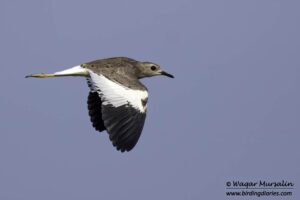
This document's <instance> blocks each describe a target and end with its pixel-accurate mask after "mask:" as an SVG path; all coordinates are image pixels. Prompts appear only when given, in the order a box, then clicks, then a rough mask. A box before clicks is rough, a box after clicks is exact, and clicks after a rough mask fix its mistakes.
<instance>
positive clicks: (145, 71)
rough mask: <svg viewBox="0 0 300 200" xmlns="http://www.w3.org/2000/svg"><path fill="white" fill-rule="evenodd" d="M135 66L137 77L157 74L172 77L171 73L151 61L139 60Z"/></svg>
mask: <svg viewBox="0 0 300 200" xmlns="http://www.w3.org/2000/svg"><path fill="white" fill-rule="evenodd" d="M137 68H138V72H137V74H138V77H139V78H144V77H151V76H157V75H164V76H167V77H170V78H174V76H173V75H171V74H169V73H167V72H165V71H163V70H161V69H160V66H159V65H158V64H155V63H152V62H140V63H139V64H138V66H137Z"/></svg>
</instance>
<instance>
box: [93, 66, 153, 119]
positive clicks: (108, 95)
mask: <svg viewBox="0 0 300 200" xmlns="http://www.w3.org/2000/svg"><path fill="white" fill-rule="evenodd" d="M87 71H88V72H89V74H90V79H91V83H92V89H93V90H97V92H98V94H99V95H100V97H101V100H102V103H103V105H107V104H111V105H113V106H114V107H119V106H123V105H128V104H130V105H131V106H132V107H134V108H135V109H138V110H139V111H140V112H143V113H144V112H146V109H147V106H146V105H145V107H144V106H143V105H142V99H146V98H148V92H147V91H146V90H133V89H130V88H128V87H125V86H123V85H121V84H118V83H116V82H114V81H111V80H109V79H108V78H106V77H105V76H103V75H98V74H96V73H94V72H92V71H91V70H87Z"/></svg>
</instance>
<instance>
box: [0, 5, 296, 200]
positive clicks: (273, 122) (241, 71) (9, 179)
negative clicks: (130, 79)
mask: <svg viewBox="0 0 300 200" xmlns="http://www.w3.org/2000/svg"><path fill="white" fill-rule="evenodd" d="M299 7H300V3H299V1H279V0H277V1H276V0H272V1H271V0H265V1H260V0H251V1H238V0H235V1H233V0H229V1H210V0H209V1H208V0H206V1H196V0H184V1H183V0H181V1H179V0H172V1H171V0H166V1H159V0H153V1H141V0H131V1H129V0H127V1H123V0H122V1H121V0H119V1H117V0H113V1H111V0H110V1H108V0H103V1H96V0H94V1H93V0H87V1H76V2H74V1H65V0H52V1H50V0H49V1H38V0H27V1H21V0H19V1H9V0H2V1H1V2H0V23H1V32H0V35H1V37H0V44H1V45H0V58H1V68H0V73H1V79H0V87H1V98H0V105H1V112H0V120H1V125H0V159H1V161H0V199H3V200H4V199H5V200H19V199H20V200H27V199H28V200H41V199H43V200H53V199H56V200H60V199H62V200H66V199H70V200H74V199H78V200H79V199H88V200H96V199H106V200H113V199H130V200H141V199H146V200H148V199H149V200H153V199H174V200H177V199H178V200H182V199H192V200H199V199H226V196H225V183H226V181H228V180H244V181H245V180H248V181H251V180H252V181H255V180H259V179H264V180H270V181H281V180H282V179H285V180H288V181H292V182H294V183H295V189H294V195H293V196H292V197H291V199H299V197H300V196H299V194H300V190H299V185H300V171H299V169H300V161H299V160H300V156H299V152H300V145H299V140H300V136H299V133H300V123H299V119H300V114H299V113H300V94H299V85H300V59H299V58H300V57H299V52H300V39H299V36H300V27H299V19H300V12H299ZM112 56H128V57H132V58H135V59H138V60H149V61H153V62H156V63H159V64H160V65H161V66H162V68H163V69H165V70H166V71H168V72H170V73H172V74H174V75H175V79H168V78H165V77H155V78H151V79H145V80H144V81H143V82H144V83H145V84H146V85H147V87H148V89H149V91H150V99H149V104H148V116H147V119H146V124H145V127H144V130H143V133H142V136H141V138H140V141H139V143H138V144H137V146H136V147H135V148H134V150H133V151H132V152H129V153H124V154H122V153H120V152H118V151H116V150H115V149H114V148H113V147H112V145H111V143H110V141H109V140H108V137H107V134H106V133H101V134H100V133H98V132H96V131H95V130H94V129H93V128H92V126H91V123H90V121H89V118H88V113H87V105H86V98H87V94H88V88H87V85H86V83H85V80H84V79H82V78H60V79H43V80H41V79H39V80H37V79H25V78H24V76H25V75H27V74H30V73H35V72H54V71H59V70H63V69H65V68H68V67H72V66H74V65H77V64H80V63H83V62H87V61H91V60H94V59H100V58H106V57H112ZM259 199H264V198H262V197H261V198H259Z"/></svg>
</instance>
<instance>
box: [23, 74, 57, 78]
mask: <svg viewBox="0 0 300 200" xmlns="http://www.w3.org/2000/svg"><path fill="white" fill-rule="evenodd" d="M54 76H56V75H55V74H30V75H27V76H25V78H29V77H33V78H48V77H54Z"/></svg>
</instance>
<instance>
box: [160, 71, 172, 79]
mask: <svg viewBox="0 0 300 200" xmlns="http://www.w3.org/2000/svg"><path fill="white" fill-rule="evenodd" d="M160 74H161V75H164V76H167V77H170V78H174V76H173V75H172V74H169V73H167V72H165V71H161V72H160Z"/></svg>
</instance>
